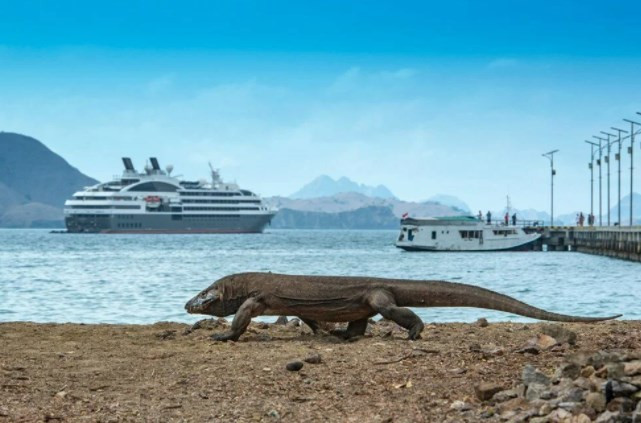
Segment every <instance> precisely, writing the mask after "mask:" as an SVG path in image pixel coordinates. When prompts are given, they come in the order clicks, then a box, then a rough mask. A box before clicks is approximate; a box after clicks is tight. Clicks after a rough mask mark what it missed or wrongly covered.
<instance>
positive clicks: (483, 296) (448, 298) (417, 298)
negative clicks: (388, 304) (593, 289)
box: [399, 281, 622, 322]
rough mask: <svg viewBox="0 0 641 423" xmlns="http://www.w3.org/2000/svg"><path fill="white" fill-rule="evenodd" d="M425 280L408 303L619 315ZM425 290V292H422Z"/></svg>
mask: <svg viewBox="0 0 641 423" xmlns="http://www.w3.org/2000/svg"><path fill="white" fill-rule="evenodd" d="M427 284H428V285H429V287H428V289H427V290H425V282H424V283H422V284H421V285H423V288H422V289H420V290H419V289H417V288H418V286H416V287H412V288H410V291H412V292H409V294H410V296H409V297H406V300H409V301H408V302H409V303H411V304H407V305H409V306H414V307H475V308H483V309H488V310H498V311H505V312H507V313H514V314H518V315H520V316H525V317H531V318H534V319H539V320H549V321H555V322H599V321H603V320H611V319H616V318H617V317H621V316H622V315H621V314H617V315H615V316H607V317H582V316H571V315H567V314H559V313H552V312H550V311H546V310H543V309H540V308H537V307H534V306H531V305H529V304H526V303H524V302H522V301H519V300H517V299H515V298H512V297H510V296H507V295H503V294H499V293H498V292H495V291H491V290H489V289H485V288H481V287H478V286H474V285H467V284H462V283H453V282H440V281H433V282H432V281H430V282H427ZM421 293H422V294H423V295H421ZM426 293H427V295H425V294H426ZM399 305H400V304H399Z"/></svg>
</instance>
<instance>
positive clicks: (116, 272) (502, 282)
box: [0, 230, 641, 323]
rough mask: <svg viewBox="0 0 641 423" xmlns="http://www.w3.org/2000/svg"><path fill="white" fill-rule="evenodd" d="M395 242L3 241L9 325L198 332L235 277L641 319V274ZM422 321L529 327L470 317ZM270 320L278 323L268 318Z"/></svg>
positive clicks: (630, 268) (0, 261) (465, 312)
mask: <svg viewBox="0 0 641 423" xmlns="http://www.w3.org/2000/svg"><path fill="white" fill-rule="evenodd" d="M396 235H397V232H396V231H329V230H328V231H302V230H300V231H284V230H283V231H277V230H268V232H267V233H265V234H262V235H89V234H87V235H72V234H50V233H49V232H48V231H46V230H0V298H1V301H0V321H35V322H76V323H80V322H82V323H153V322H157V321H163V320H171V321H179V322H187V323H189V322H195V321H197V320H199V319H200V318H203V317H206V316H197V315H188V314H187V313H186V312H185V311H184V309H183V307H184V304H185V302H186V301H187V300H188V299H189V298H191V297H192V296H193V295H195V294H196V293H197V292H198V291H200V290H201V289H203V288H205V287H206V286H208V285H209V284H210V283H211V282H213V281H214V280H216V279H217V278H219V277H221V276H224V275H227V274H230V273H236V272H246V271H263V272H267V271H271V272H274V273H290V274H311V275H330V274H331V275H359V276H362V275H369V276H378V277H391V278H407V279H443V280H450V281H455V282H463V283H469V284H473V285H479V286H482V287H485V288H489V289H493V290H496V291H499V292H501V293H504V294H507V295H510V296H513V297H515V298H518V299H520V300H523V301H525V302H527V303H529V304H532V305H534V306H537V307H541V308H544V309H547V310H550V311H555V312H559V313H566V314H575V315H586V316H600V315H611V314H618V313H623V314H624V317H623V318H624V319H641V310H640V309H639V303H640V302H641V294H639V290H638V284H639V282H641V274H640V273H639V271H638V263H632V262H625V261H620V260H614V259H609V258H605V257H599V256H591V255H586V254H580V253H567V252H545V253H544V252H526V253H514V252H506V253H494V252H493V253H408V252H404V251H401V250H398V249H396V248H395V247H394V240H395V238H396ZM416 311H417V313H418V314H419V316H421V318H422V319H423V320H425V321H436V322H445V321H468V322H469V321H474V320H476V319H477V318H479V317H487V318H489V319H490V320H494V321H508V320H511V321H526V320H528V319H525V318H521V317H518V316H514V315H510V314H507V313H500V312H491V311H487V310H479V309H470V308H423V309H416ZM265 319H266V320H269V319H270V318H265Z"/></svg>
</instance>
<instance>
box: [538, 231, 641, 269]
mask: <svg viewBox="0 0 641 423" xmlns="http://www.w3.org/2000/svg"><path fill="white" fill-rule="evenodd" d="M526 231H529V232H539V233H541V238H539V240H538V241H537V242H536V243H535V244H534V245H533V246H532V248H533V249H534V250H537V251H541V250H547V251H578V252H580V253H587V254H596V255H601V256H608V257H613V258H618V259H622V260H631V261H636V262H641V226H632V227H618V226H609V227H582V226H553V227H531V228H527V229H526Z"/></svg>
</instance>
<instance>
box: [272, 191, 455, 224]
mask: <svg viewBox="0 0 641 423" xmlns="http://www.w3.org/2000/svg"><path fill="white" fill-rule="evenodd" d="M265 201H266V202H267V203H268V204H269V205H270V206H272V207H277V208H278V209H279V211H278V214H276V217H274V220H273V221H272V227H273V228H281V229H397V228H399V220H400V218H401V216H402V215H403V214H405V213H408V214H409V215H410V216H414V217H430V216H456V215H460V214H462V213H461V211H459V210H455V209H453V208H452V207H448V206H445V205H443V204H440V203H435V202H431V201H426V202H421V203H413V202H407V201H401V200H397V199H395V198H392V199H389V198H388V199H385V198H376V197H368V196H366V195H363V194H358V193H355V192H346V193H339V194H335V195H332V196H327V197H319V198H310V199H293V198H288V197H269V198H265Z"/></svg>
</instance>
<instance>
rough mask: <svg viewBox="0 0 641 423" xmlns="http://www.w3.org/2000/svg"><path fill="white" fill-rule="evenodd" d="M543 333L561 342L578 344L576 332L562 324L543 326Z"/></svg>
mask: <svg viewBox="0 0 641 423" xmlns="http://www.w3.org/2000/svg"><path fill="white" fill-rule="evenodd" d="M541 333H543V334H544V335H548V336H551V337H552V338H554V339H555V340H556V341H557V342H558V343H559V344H565V343H568V344H570V345H574V344H576V332H573V331H571V330H569V329H566V328H564V327H563V326H561V325H552V324H547V325H543V326H541Z"/></svg>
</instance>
